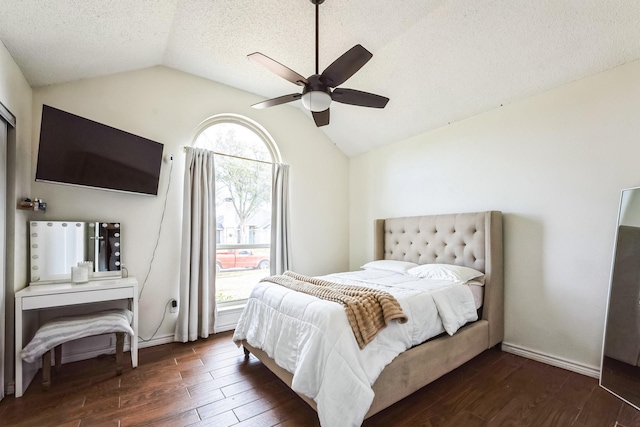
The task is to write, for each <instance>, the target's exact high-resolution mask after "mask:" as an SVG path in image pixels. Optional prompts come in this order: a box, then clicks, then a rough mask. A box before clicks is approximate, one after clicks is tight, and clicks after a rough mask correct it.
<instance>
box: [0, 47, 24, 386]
mask: <svg viewBox="0 0 640 427" xmlns="http://www.w3.org/2000/svg"><path fill="white" fill-rule="evenodd" d="M0 102H2V103H3V104H4V106H5V107H7V108H8V109H9V111H11V113H12V114H13V115H14V116H15V117H16V128H15V129H13V130H10V131H9V138H8V141H7V175H8V177H7V199H8V202H7V219H6V234H7V251H6V253H7V264H6V270H7V271H6V280H7V283H6V293H5V298H6V300H5V301H1V300H2V298H0V304H2V306H4V305H5V302H6V322H5V328H6V329H5V331H4V332H5V333H6V335H5V336H6V343H7V346H6V349H5V350H6V352H5V358H4V362H5V363H4V366H5V382H9V381H13V336H14V334H13V330H14V323H13V312H14V304H13V300H14V298H13V296H14V292H15V291H16V290H19V289H21V288H22V287H24V283H25V281H26V274H27V268H26V262H27V250H26V235H27V231H26V230H27V218H28V215H29V214H28V213H27V212H25V211H16V209H15V206H16V202H17V199H18V198H21V197H28V195H29V193H30V179H29V176H30V171H31V163H30V159H31V87H30V86H29V84H28V83H27V81H26V79H25V78H24V75H23V74H22V71H20V69H19V68H18V66H17V65H16V63H15V62H14V60H13V58H11V56H10V55H9V52H8V51H7V49H6V48H5V46H4V45H3V44H2V43H0ZM0 314H2V315H3V316H4V314H5V311H4V310H3V309H2V308H1V307H0ZM1 323H2V322H0V324H1ZM1 337H2V333H0V338H1ZM0 347H1V346H0ZM0 386H2V384H0Z"/></svg>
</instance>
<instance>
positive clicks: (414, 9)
mask: <svg viewBox="0 0 640 427" xmlns="http://www.w3.org/2000/svg"><path fill="white" fill-rule="evenodd" d="M0 3H1V9H2V12H1V14H0V40H2V42H3V43H4V44H5V46H6V47H7V49H8V50H9V52H10V53H11V55H12V56H13V58H14V59H15V61H16V62H17V63H18V65H19V66H20V68H21V69H22V71H23V72H24V74H25V77H26V78H27V80H28V81H29V83H30V84H31V85H32V86H34V87H37V86H43V85H50V84H56V83H62V82H67V81H72V80H76V79H82V78H89V77H96V76H102V75H107V74H111V73H115V72H121V71H128V70H134V69H139V68H145V67H149V66H154V65H165V66H168V67H172V68H175V69H178V70H182V71H185V72H188V73H191V74H195V75H198V76H202V77H205V78H208V79H211V80H215V81H218V82H221V83H224V84H227V85H230V86H233V87H237V88H240V89H243V90H246V91H248V92H252V93H255V94H258V95H261V96H264V97H265V99H266V98H272V97H276V96H280V95H285V94H289V93H295V92H299V89H300V88H299V87H298V86H295V85H293V84H291V83H289V82H287V81H285V80H283V79H281V78H279V77H277V76H276V75H274V74H272V73H270V72H269V71H267V70H266V69H264V68H262V67H261V66H260V65H258V64H255V63H253V62H250V61H248V60H247V59H246V55H247V54H249V53H252V52H256V51H259V52H262V53H264V54H265V55H267V56H269V57H271V58H273V59H275V60H277V61H279V62H281V63H282V64H285V65H286V66H288V67H289V68H291V69H293V70H295V71H297V72H298V73H300V74H302V75H304V76H308V75H310V74H312V73H313V72H314V67H315V63H314V61H315V57H314V36H315V33H314V6H313V5H312V4H311V3H310V2H309V0H274V1H270V2H269V1H267V2H265V1H263V0H260V1H259V0H182V1H179V0H135V1H132V0H109V1H105V0H0ZM639 23H640V1H638V0H616V1H613V0H553V1H552V0H544V1H543V0H540V1H531V0H475V1H470V0H452V1H444V0H402V1H398V0H376V1H371V0H368V1H367V0H326V1H325V2H324V3H323V4H322V5H321V6H320V70H322V69H324V68H325V67H326V66H327V65H329V64H330V63H331V62H332V61H333V60H334V59H336V58H337V57H338V56H340V55H341V54H342V53H343V52H345V51H346V50H347V49H349V48H350V47H352V46H353V45H355V44H357V43H360V44H362V45H363V46H364V47H365V48H367V49H368V50H369V51H371V52H372V53H373V59H372V60H371V61H369V63H367V64H366V65H365V66H364V67H363V68H362V69H361V70H360V71H359V72H358V73H356V74H355V75H354V76H353V77H352V78H351V79H349V80H348V81H347V82H346V83H344V84H343V85H341V86H340V87H345V88H352V89H359V90H363V91H367V92H373V93H377V94H380V95H384V96H387V97H389V98H390V99H391V100H390V102H389V104H388V105H387V107H386V108H385V109H383V110H378V109H369V108H362V107H354V106H350V105H344V104H338V103H335V102H334V103H333V104H332V106H331V124H330V125H328V126H325V127H322V128H321V130H322V131H323V132H325V133H326V134H327V136H328V137H329V138H330V139H331V140H333V141H334V142H335V143H336V144H337V145H338V147H339V148H340V149H341V150H342V151H343V152H345V153H346V154H347V155H349V156H352V155H356V154H359V153H363V152H366V151H368V150H370V149H372V148H374V147H377V146H382V145H385V144H389V143H392V142H396V141H398V140H402V139H404V138H407V137H410V136H413V135H417V134H420V133H423V132H425V131H428V130H431V129H434V128H437V127H441V126H444V125H446V124H447V123H451V122H454V121H457V120H461V119H464V118H466V117H469V116H472V115H475V114H478V113H481V112H483V111H487V110H490V109H493V108H496V107H498V106H500V105H501V104H506V103H510V102H513V101H515V100H518V99H521V98H523V97H526V96H530V95H533V94H536V93H540V92H543V91H546V90H549V89H552V88H555V87H558V86H561V85H563V84H566V83H569V82H572V81H575V80H578V79H582V78H584V77H588V76H590V75H593V74H596V73H599V72H601V71H604V70H607V69H609V68H613V67H616V66H618V65H621V64H624V63H627V62H630V61H633V60H636V59H639V58H640V24H639ZM290 105H293V106H298V107H299V108H302V109H304V108H303V107H302V105H301V103H300V101H296V102H294V103H292V104H290ZM272 108H288V107H287V106H277V107H272ZM309 120H311V118H309Z"/></svg>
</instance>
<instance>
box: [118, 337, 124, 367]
mask: <svg viewBox="0 0 640 427" xmlns="http://www.w3.org/2000/svg"><path fill="white" fill-rule="evenodd" d="M123 352H124V332H116V375H122V353H123Z"/></svg>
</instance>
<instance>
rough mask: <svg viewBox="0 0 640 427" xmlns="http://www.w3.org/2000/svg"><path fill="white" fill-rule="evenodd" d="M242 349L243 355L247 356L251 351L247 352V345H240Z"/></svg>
mask: <svg viewBox="0 0 640 427" xmlns="http://www.w3.org/2000/svg"><path fill="white" fill-rule="evenodd" d="M242 349H243V350H244V357H249V355H250V354H251V352H249V350H247V347H244V346H242Z"/></svg>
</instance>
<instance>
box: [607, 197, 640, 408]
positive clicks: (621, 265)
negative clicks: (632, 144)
mask: <svg viewBox="0 0 640 427" xmlns="http://www.w3.org/2000/svg"><path fill="white" fill-rule="evenodd" d="M600 385H601V386H602V387H604V388H605V389H607V390H609V391H610V392H612V393H613V394H615V395H616V396H618V397H620V398H621V399H623V400H625V401H626V402H628V403H630V404H631V405H633V406H635V407H636V408H640V189H630V190H624V191H623V192H622V198H621V202H620V213H619V216H618V229H617V238H616V245H615V249H614V257H613V266H612V272H611V284H610V289H609V305H608V308H607V317H606V324H605V336H604V345H603V351H602V368H601V370H600Z"/></svg>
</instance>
